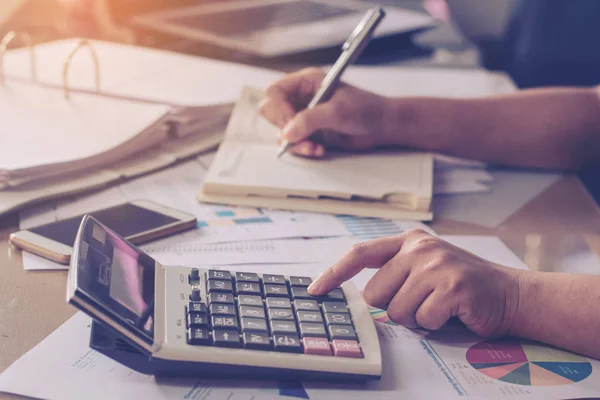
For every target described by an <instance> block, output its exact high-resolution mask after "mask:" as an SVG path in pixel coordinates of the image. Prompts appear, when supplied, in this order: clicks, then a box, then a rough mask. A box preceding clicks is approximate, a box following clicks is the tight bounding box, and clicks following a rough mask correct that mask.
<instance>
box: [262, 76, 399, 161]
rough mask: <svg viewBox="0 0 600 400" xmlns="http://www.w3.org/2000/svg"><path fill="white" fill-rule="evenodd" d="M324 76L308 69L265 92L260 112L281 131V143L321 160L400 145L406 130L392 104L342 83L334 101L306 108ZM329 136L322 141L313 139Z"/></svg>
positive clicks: (297, 151)
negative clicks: (338, 152)
mask: <svg viewBox="0 0 600 400" xmlns="http://www.w3.org/2000/svg"><path fill="white" fill-rule="evenodd" d="M323 77H324V73H323V72H322V71H321V70H320V69H318V68H307V69H303V70H301V71H298V72H295V73H293V74H290V75H287V76H286V77H284V78H282V79H281V80H279V81H277V82H275V83H274V84H273V85H271V86H270V87H269V88H268V89H267V90H266V98H265V100H264V101H263V103H262V104H261V112H262V114H263V115H264V117H265V118H267V119H268V120H269V121H270V122H271V123H273V124H275V125H276V126H278V127H279V128H281V129H282V131H281V136H280V139H281V140H283V139H286V140H288V141H289V142H290V143H295V144H296V145H295V146H294V147H293V148H292V151H293V152H294V153H296V154H299V155H302V156H307V157H322V156H323V155H324V154H325V152H326V150H327V149H332V148H333V149H347V150H364V149H370V148H373V147H377V146H383V145H390V144H395V142H394V137H395V136H397V133H398V131H399V130H400V129H401V128H400V127H398V126H396V124H395V121H397V120H398V116H397V115H396V113H395V112H394V111H393V110H392V104H391V103H392V101H391V99H388V98H386V97H383V96H378V95H375V94H373V93H370V92H367V91H364V90H361V89H358V88H355V87H353V86H350V85H346V84H343V83H341V84H340V85H339V86H338V88H337V90H336V91H335V93H334V95H333V96H332V98H331V99H330V100H329V101H327V102H325V103H322V104H319V105H317V106H316V107H315V108H313V109H311V110H306V109H305V107H306V106H307V105H308V103H309V102H310V101H311V99H312V98H313V96H314V94H315V93H316V92H317V90H318V89H319V85H320V84H321V81H322V80H323ZM318 132H324V134H323V136H322V138H321V139H322V140H319V141H312V140H311V139H314V138H310V137H311V135H313V134H314V133H318Z"/></svg>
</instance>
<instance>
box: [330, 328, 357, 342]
mask: <svg viewBox="0 0 600 400" xmlns="http://www.w3.org/2000/svg"><path fill="white" fill-rule="evenodd" d="M328 330H329V338H330V339H331V340H336V339H347V340H356V332H354V329H352V327H351V326H349V325H329V327H328Z"/></svg>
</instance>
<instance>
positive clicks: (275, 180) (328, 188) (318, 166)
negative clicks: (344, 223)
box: [199, 88, 433, 220]
mask: <svg viewBox="0 0 600 400" xmlns="http://www.w3.org/2000/svg"><path fill="white" fill-rule="evenodd" d="M262 96H263V95H262V92H261V91H260V90H257V89H250V88H246V89H245V90H244V92H243V93H242V97H241V98H240V100H239V101H238V103H237V104H236V106H235V108H234V111H233V114H232V116H231V119H230V121H229V125H228V126H227V132H226V135H225V141H224V142H223V144H222V145H221V146H220V148H219V151H218V152H217V155H216V157H215V160H214V161H213V163H212V166H211V168H210V170H209V172H208V175H207V177H206V179H205V181H204V185H203V186H202V192H201V193H200V195H199V198H200V200H202V201H205V202H209V203H225V204H234V205H245V206H253V207H270V208H281V209H288V210H302V211H313V212H327V213H338V214H349V215H358V216H366V217H383V218H403V219H418V220H429V219H431V213H430V212H429V206H430V203H431V198H432V191H433V157H432V155H430V154H424V153H412V152H403V153H399V152H397V151H395V152H372V153H361V154H335V155H334V156H333V157H331V158H329V159H326V160H309V159H303V158H299V157H294V156H291V155H284V156H283V157H282V158H281V159H278V158H277V149H278V144H277V128H276V127H274V126H273V125H271V124H269V123H268V122H267V121H266V120H265V119H264V118H262V117H261V116H260V114H259V112H258V105H259V103H260V100H261V99H262Z"/></svg>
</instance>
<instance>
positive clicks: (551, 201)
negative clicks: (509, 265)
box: [0, 176, 600, 399]
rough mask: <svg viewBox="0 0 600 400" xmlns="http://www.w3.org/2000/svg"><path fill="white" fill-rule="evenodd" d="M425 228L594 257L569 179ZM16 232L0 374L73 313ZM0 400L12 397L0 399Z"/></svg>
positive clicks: (586, 215) (522, 249) (9, 256)
mask: <svg viewBox="0 0 600 400" xmlns="http://www.w3.org/2000/svg"><path fill="white" fill-rule="evenodd" d="M431 226H432V228H433V229H434V230H435V231H436V232H438V233H439V234H465V235H468V234H478V235H479V234H480V235H495V236H499V237H500V238H501V239H502V240H504V242H505V243H506V244H507V245H508V246H509V247H510V248H511V249H512V250H513V251H514V252H515V253H516V254H517V255H518V256H519V257H520V258H521V259H522V260H523V261H525V263H526V264H528V265H529V266H530V267H531V268H532V269H537V270H546V271H560V270H561V269H564V268H565V263H564V261H565V260H567V259H568V258H569V256H572V255H573V254H574V253H575V252H580V251H582V249H583V250H588V249H589V250H591V251H592V252H594V253H595V254H596V255H598V256H600V210H599V209H598V207H597V206H596V204H595V203H594V201H593V200H592V198H591V197H590V196H589V195H588V193H587V192H586V190H585V188H584V187H583V186H582V185H581V183H580V182H579V180H578V179H577V178H575V177H573V176H566V177H563V178H561V179H560V180H559V181H557V182H556V183H555V184H553V185H552V186H551V187H549V188H548V189H547V190H546V191H544V192H543V193H541V194H540V195H539V196H538V197H536V198H535V199H533V200H532V201H531V202H530V203H528V204H527V205H525V206H524V207H523V208H521V209H520V210H519V211H518V212H517V213H516V214H514V215H512V216H511V217H510V218H509V219H508V220H507V221H506V222H504V223H503V224H502V225H500V226H498V227H497V228H494V229H488V228H482V227H477V226H474V225H468V224H464V223H456V222H452V221H447V220H437V221H434V222H433V223H432V224H431ZM17 227H18V218H17V215H10V216H7V217H4V218H0V372H2V371H4V370H5V369H6V368H8V366H10V365H11V364H12V363H13V362H14V361H16V360H17V359H18V358H19V357H20V356H21V355H23V354H24V353H25V352H27V351H28V350H29V349H31V348H32V347H34V346H35V345H36V344H37V343H39V342H40V341H42V340H43V339H44V338H45V337H46V336H48V335H49V334H50V333H51V332H52V331H53V330H55V329H56V328H58V327H59V326H60V325H61V324H62V323H63V322H65V321H66V320H67V319H68V318H69V317H71V316H72V315H73V314H74V313H75V309H74V308H72V307H71V306H69V305H67V304H66V302H65V288H66V277H67V273H66V271H47V272H44V271H34V272H28V271H24V270H23V267H22V261H21V254H20V252H19V251H17V250H15V249H14V248H12V247H11V246H10V245H9V244H8V242H7V238H8V235H9V233H10V232H12V231H14V230H16V229H17ZM573 267H576V266H572V265H571V266H569V270H570V271H573V270H574V268H573ZM587 272H590V271H587ZM591 272H592V273H599V274H600V270H599V271H591ZM4 398H12V397H11V396H9V395H6V394H0V399H4Z"/></svg>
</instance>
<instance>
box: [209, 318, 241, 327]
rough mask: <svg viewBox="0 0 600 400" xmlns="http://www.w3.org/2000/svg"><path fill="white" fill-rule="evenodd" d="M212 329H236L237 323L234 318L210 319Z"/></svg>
mask: <svg viewBox="0 0 600 400" xmlns="http://www.w3.org/2000/svg"><path fill="white" fill-rule="evenodd" d="M211 321H212V326H213V328H225V329H235V330H237V329H238V321H237V318H236V317H212V318H211Z"/></svg>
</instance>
